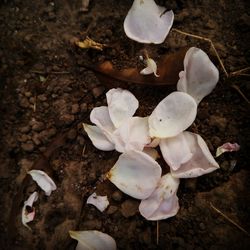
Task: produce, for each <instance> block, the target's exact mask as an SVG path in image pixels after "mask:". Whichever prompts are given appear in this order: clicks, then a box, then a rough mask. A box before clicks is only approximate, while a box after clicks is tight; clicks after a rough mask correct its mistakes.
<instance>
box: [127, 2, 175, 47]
mask: <svg viewBox="0 0 250 250" xmlns="http://www.w3.org/2000/svg"><path fill="white" fill-rule="evenodd" d="M173 21H174V13H173V11H172V10H171V11H167V12H166V8H164V7H160V6H158V5H156V3H155V2H154V0H147V1H142V0H135V1H134V3H133V5H132V7H131V8H130V10H129V12H128V14H127V16H126V18H125V20H124V24H123V26H124V31H125V33H126V35H127V36H128V37H129V38H130V39H132V40H135V41H137V42H140V43H155V44H160V43H163V42H164V40H165V38H166V36H167V35H168V33H169V31H170V29H171V27H172V25H173Z"/></svg>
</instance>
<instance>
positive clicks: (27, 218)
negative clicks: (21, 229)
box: [22, 192, 38, 230]
mask: <svg viewBox="0 0 250 250" xmlns="http://www.w3.org/2000/svg"><path fill="white" fill-rule="evenodd" d="M37 199H38V193H37V192H33V193H32V194H31V195H30V196H29V198H28V200H26V201H25V202H24V206H23V208H22V223H23V225H24V226H25V227H27V228H29V229H30V230H31V228H30V227H29V226H28V225H27V223H29V222H30V221H33V219H34V217H35V209H34V208H33V203H34V202H36V201H37ZM27 207H30V208H31V209H32V212H30V213H29V212H28V211H27V209H26V208H27Z"/></svg>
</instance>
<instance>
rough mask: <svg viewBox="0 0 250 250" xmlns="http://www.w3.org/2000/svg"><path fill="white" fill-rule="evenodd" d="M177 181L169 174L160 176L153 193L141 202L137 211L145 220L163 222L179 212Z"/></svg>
mask: <svg viewBox="0 0 250 250" xmlns="http://www.w3.org/2000/svg"><path fill="white" fill-rule="evenodd" d="M179 183H180V181H179V179H176V178H174V177H173V176H172V175H171V174H170V173H168V174H166V175H164V176H162V178H161V180H160V182H159V184H158V186H157V188H156V189H155V191H154V192H153V193H152V194H151V195H150V196H149V197H148V198H147V199H145V200H142V201H141V203H140V206H139V211H140V213H141V215H142V216H143V217H145V218H146V219H147V220H164V219H167V218H169V217H172V216H175V215H176V214H177V212H178V210H179V202H178V197H177V195H176V193H177V190H178V187H179Z"/></svg>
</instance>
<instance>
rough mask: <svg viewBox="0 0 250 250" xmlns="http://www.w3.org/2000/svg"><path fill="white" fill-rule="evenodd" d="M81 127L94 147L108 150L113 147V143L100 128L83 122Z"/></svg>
mask: <svg viewBox="0 0 250 250" xmlns="http://www.w3.org/2000/svg"><path fill="white" fill-rule="evenodd" d="M83 128H84V130H85V131H86V133H87V134H88V137H89V138H90V140H91V141H92V143H93V145H94V146H95V147H96V148H98V149H100V150H103V151H110V150H114V149H115V145H114V143H113V142H111V141H109V139H108V138H107V136H105V135H104V133H103V132H102V130H101V129H100V128H98V127H97V126H91V125H88V124H86V123H83Z"/></svg>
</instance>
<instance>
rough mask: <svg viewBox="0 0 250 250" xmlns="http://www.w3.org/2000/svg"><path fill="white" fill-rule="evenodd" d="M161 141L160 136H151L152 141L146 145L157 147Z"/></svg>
mask: <svg viewBox="0 0 250 250" xmlns="http://www.w3.org/2000/svg"><path fill="white" fill-rule="evenodd" d="M160 141H161V139H160V138H151V142H150V143H149V144H147V145H146V146H145V147H149V148H156V147H157V146H158V145H159V143H160Z"/></svg>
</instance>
